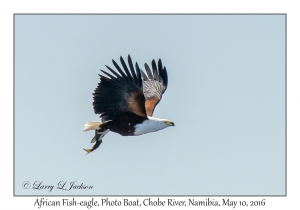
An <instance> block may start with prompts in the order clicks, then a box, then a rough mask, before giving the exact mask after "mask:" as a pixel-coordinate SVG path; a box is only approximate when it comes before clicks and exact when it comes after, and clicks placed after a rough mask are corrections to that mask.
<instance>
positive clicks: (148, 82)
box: [140, 59, 168, 116]
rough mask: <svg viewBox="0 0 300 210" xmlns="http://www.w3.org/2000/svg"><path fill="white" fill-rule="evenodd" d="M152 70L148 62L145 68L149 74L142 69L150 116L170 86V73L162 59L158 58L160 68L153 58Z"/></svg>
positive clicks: (146, 105) (146, 104)
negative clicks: (163, 64)
mask: <svg viewBox="0 0 300 210" xmlns="http://www.w3.org/2000/svg"><path fill="white" fill-rule="evenodd" d="M151 64H152V71H151V70H150V68H149V66H148V64H147V63H145V69H146V73H147V75H146V74H145V73H144V72H143V71H142V70H140V71H141V75H142V79H143V92H144V95H145V98H146V102H145V108H146V112H147V115H148V116H152V114H153V111H154V109H155V107H156V105H157V104H158V103H159V101H160V100H161V98H162V95H163V93H164V92H165V91H166V89H167V86H168V74H167V70H166V67H163V66H162V63H161V60H160V59H159V60H158V69H157V66H156V63H155V60H152V63H151Z"/></svg>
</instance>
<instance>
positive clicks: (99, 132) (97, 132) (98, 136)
mask: <svg viewBox="0 0 300 210" xmlns="http://www.w3.org/2000/svg"><path fill="white" fill-rule="evenodd" d="M108 131H109V129H107V130H100V129H99V130H95V136H94V138H93V139H92V141H91V143H94V142H95V141H98V140H99V139H102V138H103V137H104V136H105V134H107V133H108Z"/></svg>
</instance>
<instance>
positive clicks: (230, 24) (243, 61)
mask: <svg viewBox="0 0 300 210" xmlns="http://www.w3.org/2000/svg"><path fill="white" fill-rule="evenodd" d="M128 54H130V55H131V57H132V59H133V61H137V62H138V63H139V64H140V66H143V63H144V62H147V63H149V62H151V60H152V59H153V58H154V59H156V60H157V59H158V58H161V59H162V63H163V65H165V66H166V68H167V70H168V75H169V86H168V89H167V91H166V92H165V94H164V96H163V100H162V101H161V103H160V104H159V105H158V106H157V108H156V110H155V112H154V116H155V117H159V118H167V119H170V120H172V121H174V122H175V124H176V127H174V128H173V127H172V128H168V129H165V130H162V131H159V132H156V133H151V134H147V135H144V136H139V137H122V136H119V135H118V134H114V133H109V134H108V135H106V136H105V138H104V139H103V144H102V145H101V146H100V147H99V148H98V149H97V150H96V151H95V152H93V153H91V154H90V155H87V156H85V152H84V151H83V150H82V148H83V147H84V148H90V147H91V146H92V144H91V143H90V140H91V138H92V137H93V135H94V133H93V132H88V133H83V132H82V130H83V127H84V124H85V123H86V122H87V121H96V120H98V116H97V115H95V114H94V113H93V108H92V92H93V90H94V88H95V87H96V85H97V83H98V82H99V77H98V73H100V70H99V69H105V65H109V66H112V63H111V59H115V60H116V61H118V62H119V56H120V55H121V56H123V57H126V56H127V55H128ZM62 180H63V181H67V182H71V181H77V183H78V184H81V183H84V184H86V185H93V187H94V188H93V190H71V191H62V190H58V189H53V190H52V192H48V191H47V190H34V189H31V188H30V189H23V188H22V183H24V182H25V181H29V182H31V183H33V182H34V181H43V184H44V185H54V186H55V187H56V186H57V183H58V182H59V181H62ZM15 194H16V195H284V194H285V16H284V15H89V16H88V15H16V16H15Z"/></svg>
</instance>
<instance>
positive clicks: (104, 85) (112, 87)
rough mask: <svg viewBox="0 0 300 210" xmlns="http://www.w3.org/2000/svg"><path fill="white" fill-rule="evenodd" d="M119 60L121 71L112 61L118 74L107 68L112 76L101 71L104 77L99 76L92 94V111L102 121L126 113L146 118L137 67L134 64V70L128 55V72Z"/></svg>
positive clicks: (122, 61) (141, 84)
mask: <svg viewBox="0 0 300 210" xmlns="http://www.w3.org/2000/svg"><path fill="white" fill-rule="evenodd" d="M120 60H121V64H122V67H123V70H122V69H121V68H120V66H119V65H118V64H117V63H116V62H115V61H114V60H112V62H113V64H114V66H115V68H116V69H117V71H118V73H117V72H116V71H115V70H113V69H111V68H110V67H108V66H106V67H107V68H108V69H109V70H110V72H111V73H112V74H110V73H108V72H106V71H103V70H101V71H102V72H103V73H104V74H105V75H106V76H103V75H99V76H100V83H98V86H97V88H96V89H95V91H94V93H93V95H94V97H93V98H94V102H93V106H94V111H95V113H96V114H100V117H101V119H102V121H108V120H114V119H116V118H119V117H120V116H123V115H124V114H125V113H128V112H131V113H134V114H136V115H138V116H140V117H145V118H147V114H146V109H145V96H144V93H143V83H142V78H141V73H140V71H139V66H138V64H137V63H136V65H135V67H136V70H135V69H134V67H133V64H132V61H131V58H130V56H129V55H128V64H129V69H130V71H129V69H128V67H127V65H126V63H125V62H124V60H123V58H122V57H120ZM130 72H131V73H130Z"/></svg>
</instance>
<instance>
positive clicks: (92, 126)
mask: <svg viewBox="0 0 300 210" xmlns="http://www.w3.org/2000/svg"><path fill="white" fill-rule="evenodd" d="M102 124H103V123H102V122H87V123H86V124H85V125H84V129H83V131H90V130H98V129H100V126H101V125H102Z"/></svg>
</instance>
